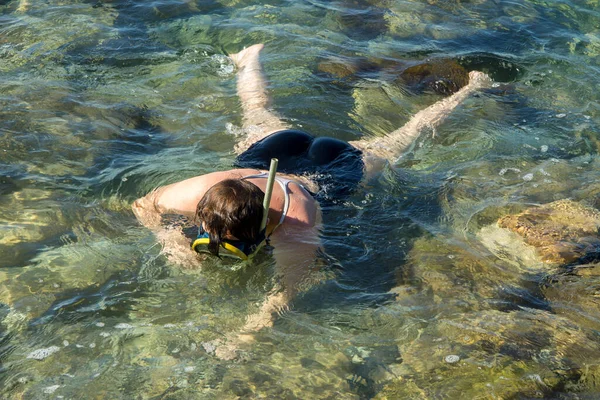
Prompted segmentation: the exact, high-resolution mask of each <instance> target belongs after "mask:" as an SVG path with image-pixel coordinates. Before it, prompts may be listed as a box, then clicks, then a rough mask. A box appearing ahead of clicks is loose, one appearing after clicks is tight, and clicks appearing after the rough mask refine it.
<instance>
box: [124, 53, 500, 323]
mask: <svg viewBox="0 0 600 400" xmlns="http://www.w3.org/2000/svg"><path fill="white" fill-rule="evenodd" d="M263 47H264V46H263V45H262V44H256V45H254V46H251V47H249V48H246V49H244V50H242V51H241V52H239V53H237V54H232V55H230V57H231V59H232V60H233V62H234V63H235V65H236V67H237V93H238V96H239V98H240V101H241V105H242V110H243V125H244V130H245V132H248V134H247V135H246V136H245V137H244V138H243V139H242V140H241V141H240V142H239V143H237V144H236V146H235V152H236V153H237V154H238V156H237V159H236V163H235V166H236V167H237V168H236V169H231V170H228V171H219V172H213V173H209V174H206V175H201V176H196V177H193V178H190V179H186V180H183V181H180V182H176V183H173V184H171V185H167V186H163V187H160V188H157V189H155V190H153V191H152V192H151V193H149V194H148V195H146V196H145V197H142V198H140V199H138V200H136V201H135V202H134V203H133V206H132V207H133V211H134V213H135V215H136V217H137V218H138V219H139V221H140V222H141V223H142V224H144V225H145V226H147V227H150V228H159V227H160V216H161V215H162V214H173V213H174V214H180V215H183V216H186V217H188V218H191V219H193V220H194V221H195V222H196V224H197V225H198V227H199V234H198V238H197V239H196V240H194V246H193V248H194V250H200V249H206V250H207V251H209V252H210V253H212V254H214V255H222V254H224V253H225V252H228V253H232V254H235V255H237V256H239V257H240V258H247V257H249V256H251V255H252V253H253V252H254V251H255V250H256V249H257V248H259V247H260V245H261V243H262V242H263V241H264V240H265V238H268V239H269V240H270V242H271V244H272V245H273V256H274V258H275V261H276V264H277V268H278V271H279V272H280V275H281V277H282V281H281V286H282V288H281V290H280V291H279V292H277V293H273V294H271V295H269V296H268V297H267V299H266V301H265V303H264V304H263V305H262V307H261V309H260V311H259V313H257V314H255V315H252V316H250V317H249V318H248V320H247V323H246V325H245V327H244V331H247V332H248V331H253V330H258V329H260V328H262V327H264V326H269V325H271V324H272V321H273V314H274V313H276V312H278V311H280V310H281V309H282V308H284V307H286V305H287V304H288V302H289V300H290V298H292V297H293V296H294V294H295V293H296V291H297V288H298V284H299V283H300V282H302V280H303V279H304V278H305V275H306V274H307V273H308V270H309V266H310V265H311V264H312V263H313V261H314V260H315V258H316V252H317V249H318V248H319V245H320V239H319V226H320V222H321V210H320V207H319V202H318V200H323V199H328V200H335V199H336V198H342V197H343V196H345V195H346V194H348V193H350V192H351V191H352V190H354V189H355V187H356V186H357V185H358V184H359V183H360V181H361V180H363V179H364V177H365V176H369V175H370V174H372V173H376V172H377V171H378V170H380V169H381V168H382V166H383V165H384V164H385V163H388V162H392V163H393V162H394V161H395V160H396V159H397V158H398V157H400V156H401V154H402V153H403V152H404V151H405V150H406V149H407V148H408V147H409V146H410V145H411V143H412V142H413V141H414V140H415V139H416V138H417V137H418V136H419V134H420V133H421V132H422V131H423V130H424V128H435V127H436V126H437V125H439V124H440V123H441V122H442V121H443V120H444V118H445V117H446V116H447V115H449V113H450V112H451V111H452V110H453V109H454V108H455V107H456V106H457V105H459V104H460V103H461V102H462V101H463V100H464V99H466V98H467V97H468V96H469V95H470V94H471V93H473V92H474V91H476V90H477V89H480V88H482V87H484V86H485V85H488V84H489V83H490V79H489V78H488V77H487V75H485V74H483V73H481V72H477V71H473V72H471V73H470V74H469V79H470V80H469V83H468V84H467V85H466V86H464V87H463V88H462V89H460V90H458V91H457V92H456V93H454V94H453V95H451V96H449V97H447V98H445V99H443V100H441V101H439V102H437V103H435V104H433V105H431V106H429V107H427V108H426V109H424V110H422V111H420V112H418V113H417V114H415V115H414V116H413V117H412V118H411V119H410V120H409V121H408V123H406V124H405V125H404V126H403V127H401V128H399V129H397V130H395V131H393V132H391V133H389V134H388V135H386V136H383V137H376V138H372V139H366V140H359V141H353V142H344V141H341V140H338V139H333V138H327V137H319V138H315V137H313V136H312V135H310V134H308V133H306V132H302V131H300V130H295V129H292V127H290V126H288V125H287V124H286V123H285V122H284V121H283V120H282V119H281V118H280V117H279V116H278V115H277V114H276V113H275V112H274V111H272V110H271V108H270V102H271V99H270V96H269V93H268V92H267V83H266V80H265V78H264V75H263V71H262V67H261V64H260V61H259V53H260V51H261V50H262V49H263ZM271 158H277V159H278V160H279V171H280V172H282V173H280V174H277V177H276V184H275V185H274V188H273V192H272V198H271V201H270V206H269V209H268V216H267V217H268V223H267V226H266V230H263V231H261V229H260V221H261V219H262V217H263V205H262V203H263V197H264V193H265V190H266V185H267V177H268V173H267V171H266V170H267V169H268V168H269V163H270V160H271ZM324 187H326V188H327V190H326V193H327V194H326V196H325V195H324V194H323V192H324V191H323V190H322V189H323V188H324ZM187 249H188V250H187V251H188V252H191V251H192V250H191V246H190V245H189V242H188V243H187Z"/></svg>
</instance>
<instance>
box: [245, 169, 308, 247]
mask: <svg viewBox="0 0 600 400" xmlns="http://www.w3.org/2000/svg"><path fill="white" fill-rule="evenodd" d="M268 177H269V174H267V173H266V172H262V173H260V174H255V175H248V176H244V177H243V178H242V179H254V178H268ZM275 180H276V181H277V183H279V186H281V189H282V190H283V194H284V203H283V211H282V212H281V218H280V219H279V222H278V223H277V226H275V228H273V230H272V231H271V235H272V234H273V232H274V231H275V229H277V228H278V227H279V225H281V224H283V221H284V220H285V217H286V216H287V212H288V209H289V208H290V191H289V184H290V182H292V180H290V179H284V178H279V177H277V176H276V177H275ZM294 183H295V182H294ZM300 186H302V185H300ZM269 236H270V235H269Z"/></svg>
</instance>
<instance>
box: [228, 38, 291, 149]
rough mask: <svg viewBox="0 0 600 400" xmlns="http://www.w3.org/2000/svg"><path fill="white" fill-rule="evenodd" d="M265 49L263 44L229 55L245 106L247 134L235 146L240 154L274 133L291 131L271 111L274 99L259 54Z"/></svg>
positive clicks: (244, 125) (239, 93) (239, 94)
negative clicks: (284, 130)
mask: <svg viewBox="0 0 600 400" xmlns="http://www.w3.org/2000/svg"><path fill="white" fill-rule="evenodd" d="M263 47H264V45H263V44H262V43H261V44H255V45H253V46H250V47H248V48H247V49H244V50H242V51H240V52H239V53H236V54H231V55H230V56H229V57H230V58H231V59H232V60H233V62H234V63H235V65H236V67H237V68H238V73H237V93H238V96H239V98H240V101H241V103H242V110H243V112H244V120H243V127H244V130H245V131H246V134H247V135H246V137H245V138H244V139H243V140H241V141H240V142H239V143H238V144H237V145H236V146H235V151H236V153H238V154H241V153H242V152H244V151H245V150H246V149H248V147H250V145H252V144H253V143H255V142H257V141H259V140H261V139H263V138H264V137H266V136H268V135H270V134H271V133H273V132H276V131H278V130H282V129H287V128H289V126H288V125H287V124H286V123H285V122H283V121H282V120H281V118H280V116H279V115H278V114H277V113H276V112H274V111H272V110H271V109H270V106H271V97H270V96H269V93H268V92H267V81H266V79H265V77H264V74H263V71H262V66H261V64H260V60H259V53H260V51H261V50H262V49H263Z"/></svg>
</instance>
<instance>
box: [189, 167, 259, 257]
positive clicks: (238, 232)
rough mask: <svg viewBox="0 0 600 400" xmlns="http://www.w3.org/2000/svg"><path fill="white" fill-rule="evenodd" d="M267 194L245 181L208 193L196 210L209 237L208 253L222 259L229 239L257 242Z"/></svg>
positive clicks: (216, 187)
mask: <svg viewBox="0 0 600 400" xmlns="http://www.w3.org/2000/svg"><path fill="white" fill-rule="evenodd" d="M264 197H265V194H264V193H263V191H262V190H260V189H259V188H258V187H257V186H256V185H254V184H252V183H250V182H248V181H245V180H242V179H226V180H223V181H221V182H219V183H217V184H215V185H214V186H213V187H211V188H210V189H208V190H207V191H206V193H205V194H204V196H203V197H202V199H201V200H200V201H199V202H198V206H197V207H196V223H197V224H198V225H200V224H203V227H204V230H206V232H207V233H208V235H209V238H210V243H209V245H208V250H209V251H210V252H211V253H212V254H214V255H216V256H218V255H219V247H220V245H221V243H222V241H223V239H225V237H226V236H234V237H235V238H237V239H239V240H243V241H246V242H251V243H252V242H254V241H256V240H257V239H258V238H259V237H260V223H261V221H262V217H263V199H264Z"/></svg>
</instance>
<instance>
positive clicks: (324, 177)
mask: <svg viewBox="0 0 600 400" xmlns="http://www.w3.org/2000/svg"><path fill="white" fill-rule="evenodd" d="M272 158H277V159H278V160H279V167H278V171H279V172H282V173H284V174H291V175H292V176H294V175H296V176H298V178H294V177H291V179H298V180H300V177H305V178H304V180H305V181H313V183H314V184H313V185H309V184H308V182H306V183H307V185H305V186H306V187H307V189H309V190H310V191H311V192H313V193H314V194H315V197H316V198H317V199H319V200H320V201H322V200H339V199H340V198H343V197H345V196H347V195H348V194H349V193H350V192H351V191H353V190H354V189H355V188H356V186H357V185H358V183H359V182H360V181H361V180H362V177H363V173H364V163H363V159H362V152H361V151H360V150H358V149H357V148H355V147H353V146H351V145H350V144H348V143H346V142H344V141H341V140H338V139H334V138H329V137H319V138H314V137H313V136H311V135H309V134H308V133H306V132H302V131H298V130H283V131H279V132H275V133H273V134H271V135H270V136H267V137H266V138H264V139H262V140H260V141H259V142H257V143H254V144H253V145H252V146H250V148H249V149H248V150H246V151H245V152H244V153H242V154H240V155H239V156H238V157H237V159H236V166H237V167H239V168H258V169H268V168H269V164H270V162H271V159H272ZM307 178H309V179H307ZM303 184H304V182H303ZM315 184H316V185H315ZM308 186H312V187H308ZM315 186H318V187H316V188H315ZM313 189H315V190H313Z"/></svg>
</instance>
